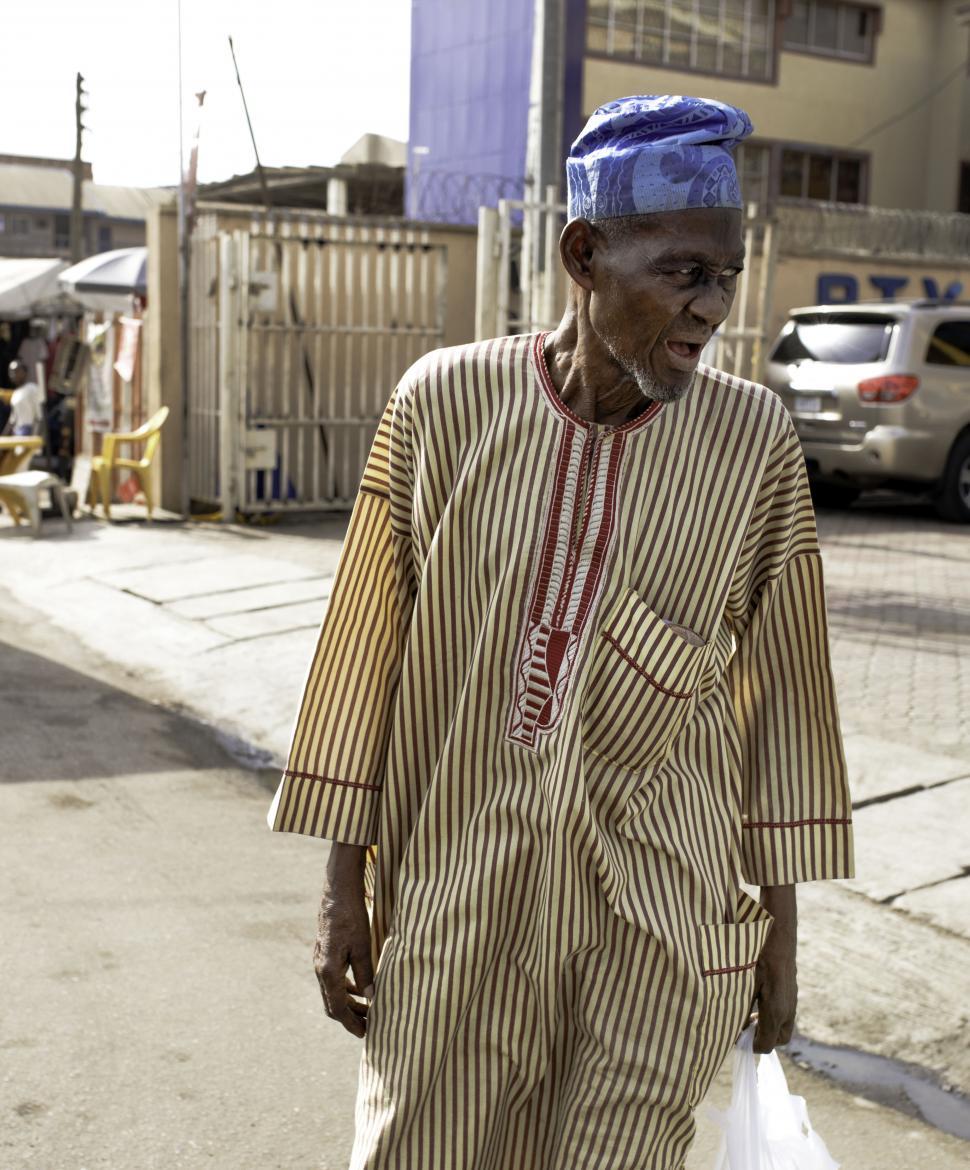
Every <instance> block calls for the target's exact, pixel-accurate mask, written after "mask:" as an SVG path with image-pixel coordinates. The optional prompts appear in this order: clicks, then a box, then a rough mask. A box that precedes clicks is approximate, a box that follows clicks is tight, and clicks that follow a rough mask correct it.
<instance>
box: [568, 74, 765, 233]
mask: <svg viewBox="0 0 970 1170" xmlns="http://www.w3.org/2000/svg"><path fill="white" fill-rule="evenodd" d="M750 133H751V119H750V118H749V117H748V115H747V114H746V113H745V112H744V110H738V109H736V108H735V107H734V106H729V105H726V104H725V103H724V102H716V101H712V100H710V99H707V98H696V97H675V96H673V95H670V94H663V95H659V96H650V95H646V96H640V97H625V98H618V99H617V100H616V101H615V102H608V103H607V104H606V105H605V106H600V108H599V109H598V110H597V111H596V113H595V114H593V116H592V117H591V118H590V120H589V121H588V122H587V123H586V126H585V127H584V129H583V132H582V133H581V134H580V136H579V137H578V138H577V139H576V141H575V142H574V143H573V146H572V150H571V151H570V154H569V158H568V159H567V160H566V184H567V187H568V189H569V218H570V219H575V218H576V217H577V216H583V217H584V218H586V219H612V218H614V217H616V216H621V215H643V214H645V213H647V212H652V211H682V210H683V209H684V208H687V207H741V205H742V204H741V190H740V188H739V187H738V175H737V171H736V170H735V169H734V158H733V157H732V153H731V152H732V151H733V150H734V148H735V146H737V144H738V143H739V142H740V141H741V140H742V139H743V138H747V136H748V135H749V134H750Z"/></svg>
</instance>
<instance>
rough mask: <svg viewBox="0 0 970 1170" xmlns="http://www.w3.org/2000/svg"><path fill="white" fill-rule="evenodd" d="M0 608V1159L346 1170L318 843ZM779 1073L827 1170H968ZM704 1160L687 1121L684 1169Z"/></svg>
mask: <svg viewBox="0 0 970 1170" xmlns="http://www.w3.org/2000/svg"><path fill="white" fill-rule="evenodd" d="M8 600H9V599H8V597H7V595H6V594H4V592H3V591H2V589H0V662H2V663H3V669H2V671H0V703H2V707H3V710H4V711H5V713H6V731H5V734H4V738H3V763H4V768H3V772H2V775H0V887H2V888H3V889H4V890H5V891H6V892H8V894H9V896H8V897H7V898H6V899H5V902H4V921H3V927H2V929H3V939H4V947H3V957H2V967H3V973H4V977H5V983H6V985H7V986H9V987H10V988H11V989H13V991H14V993H13V994H11V995H8V996H5V997H3V998H2V999H0V1119H2V1125H0V1167H2V1168H3V1170H30V1168H31V1167H37V1170H129V1168H130V1170H180V1168H181V1170H202V1168H203V1167H209V1168H211V1170H310V1168H311V1167H315V1168H316V1170H346V1167H347V1164H348V1159H349V1155H350V1147H351V1142H352V1138H353V1113H354V1097H355V1090H356V1080H357V1061H358V1058H359V1054H360V1042H359V1041H358V1040H356V1039H354V1038H352V1037H351V1036H349V1035H348V1034H347V1033H346V1032H344V1031H343V1030H342V1029H341V1028H339V1027H338V1026H337V1025H335V1024H333V1023H332V1022H331V1021H329V1020H327V1019H326V1017H325V1015H324V1013H323V1009H322V1005H321V1003H320V996H319V994H318V992H317V990H316V987H315V984H314V980H313V976H312V973H311V969H310V943H311V938H312V934H313V922H314V916H315V911H316V905H317V900H318V896H319V889H320V884H321V878H322V871H323V867H324V859H325V856H326V849H325V846H324V845H323V843H322V842H319V841H313V840H311V839H309V838H299V837H276V836H273V835H272V834H269V833H267V831H266V829H265V827H264V825H263V813H264V811H265V808H266V802H267V799H268V792H267V790H266V789H265V788H264V787H263V786H262V785H261V784H260V783H254V779H253V774H252V772H250V771H247V770H246V769H244V768H241V767H240V766H239V765H238V764H237V763H236V762H235V761H234V760H233V759H232V757H231V755H230V754H229V753H227V752H226V751H225V750H224V748H222V747H221V746H220V745H219V744H218V743H217V742H216V740H215V738H214V736H213V734H212V733H211V731H210V730H209V729H207V728H204V727H202V726H201V725H199V724H198V723H196V722H194V721H192V720H191V719H190V718H188V717H185V716H179V715H177V714H173V713H172V712H170V711H169V710H167V709H165V708H164V707H161V706H159V705H158V704H156V703H149V702H145V701H144V700H142V699H138V698H136V697H133V696H132V695H131V694H129V693H127V688H126V687H120V688H119V687H117V686H112V685H111V684H110V683H109V682H106V681H103V680H98V679H92V678H90V677H88V676H87V675H86V674H84V673H79V668H80V670H81V671H83V670H87V669H89V668H90V665H91V655H90V652H84V651H82V650H81V649H80V648H78V647H77V646H76V645H75V644H74V643H72V642H69V641H66V640H64V639H63V638H61V637H60V636H59V635H58V632H57V631H56V630H55V629H54V627H52V626H48V625H47V624H46V623H44V622H35V623H33V624H31V626H30V627H29V629H28V630H27V631H26V633H25V632H24V631H23V630H21V631H20V633H19V635H18V634H17V632H16V631H14V630H13V629H12V623H13V620H14V612H13V611H15V608H16V607H14V606H12V605H10V604H8ZM24 640H28V641H29V647H26V648H17V647H15V646H13V645H11V643H12V642H17V641H24ZM57 728H61V729H63V730H64V734H62V735H58V734H57V732H56V729H57ZM68 736H69V739H70V747H71V750H70V751H65V739H66V738H67V737H68ZM39 773H43V778H38V775H39ZM786 1067H787V1070H788V1076H789V1084H790V1086H791V1088H792V1089H793V1091H795V1092H799V1093H802V1094H803V1095H804V1096H805V1097H806V1099H807V1100H808V1102H809V1107H810V1111H811V1116H812V1120H813V1122H814V1124H815V1126H816V1127H817V1129H818V1131H819V1132H820V1133H821V1134H822V1135H823V1137H824V1138H825V1140H826V1141H827V1143H828V1145H829V1148H830V1150H831V1151H832V1153H833V1155H835V1156H836V1157H837V1158H839V1159H840V1160H841V1161H842V1162H843V1164H844V1165H845V1166H846V1167H851V1168H853V1170H913V1167H914V1166H916V1165H918V1166H919V1167H920V1170H961V1168H962V1167H964V1166H965V1165H966V1151H967V1147H966V1145H965V1144H964V1143H963V1142H961V1141H959V1140H957V1139H956V1138H955V1137H951V1136H948V1135H947V1134H944V1133H940V1132H938V1131H937V1130H934V1129H932V1128H930V1127H929V1126H927V1125H926V1124H924V1123H922V1122H921V1121H919V1120H917V1119H915V1118H914V1117H912V1116H906V1115H904V1114H903V1113H901V1112H897V1111H896V1110H891V1109H887V1108H885V1107H882V1106H880V1105H879V1104H875V1103H873V1102H871V1101H868V1100H864V1099H862V1098H860V1097H858V1096H856V1095H855V1094H854V1093H853V1092H852V1091H851V1090H849V1091H847V1090H846V1089H844V1088H840V1087H838V1086H836V1085H832V1084H831V1083H829V1082H828V1081H827V1080H824V1079H822V1078H820V1077H818V1076H815V1075H812V1074H810V1073H807V1072H805V1071H804V1070H802V1069H800V1068H799V1067H797V1065H795V1064H793V1063H792V1061H791V1060H788V1059H786ZM729 1080H730V1070H729V1069H727V1068H726V1069H725V1070H724V1071H723V1072H722V1074H721V1076H720V1077H719V1078H718V1081H717V1084H716V1086H715V1089H714V1091H713V1092H712V1093H711V1095H710V1098H709V1101H710V1103H711V1104H712V1105H714V1106H715V1107H717V1108H723V1107H724V1106H725V1105H726V1103H727V1100H728V1097H729V1092H730V1088H729ZM716 1145H717V1133H716V1130H715V1127H714V1125H713V1123H712V1122H711V1121H710V1119H709V1118H708V1117H707V1115H706V1110H705V1109H703V1108H702V1110H701V1112H700V1117H699V1133H698V1139H697V1142H696V1145H695V1147H694V1149H693V1150H692V1151H691V1156H690V1159H689V1161H688V1170H710V1168H711V1167H712V1166H713V1164H714V1156H715V1150H716Z"/></svg>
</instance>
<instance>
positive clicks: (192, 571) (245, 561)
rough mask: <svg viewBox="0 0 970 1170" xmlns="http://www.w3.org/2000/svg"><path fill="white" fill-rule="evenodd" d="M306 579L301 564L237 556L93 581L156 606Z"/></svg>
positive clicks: (162, 566) (98, 576)
mask: <svg viewBox="0 0 970 1170" xmlns="http://www.w3.org/2000/svg"><path fill="white" fill-rule="evenodd" d="M309 576H310V574H309V573H308V572H307V570H306V568H305V567H304V566H303V565H295V564H290V563H289V562H288V561H286V560H282V559H279V558H277V557H266V556H257V555H255V554H252V553H236V554H234V555H233V554H230V555H225V556H216V557H202V558H196V559H193V560H192V561H187V562H186V561H180V562H178V563H176V564H160V565H153V566H151V567H150V568H145V569H135V570H127V569H125V570H122V571H120V572H115V573H106V574H105V573H100V574H96V575H95V580H96V581H99V582H100V583H101V584H103V585H111V586H113V587H114V588H115V589H119V590H124V591H125V592H126V593H133V594H135V596H137V597H144V598H146V599H147V600H148V601H154V602H155V603H156V604H158V603H164V602H169V601H175V600H177V599H183V598H187V597H201V596H204V595H205V594H213V593H215V594H220V593H225V592H227V591H228V590H229V589H244V588H247V587H252V586H254V585H271V584H277V583H279V582H281V581H294V580H299V579H301V578H307V577H309Z"/></svg>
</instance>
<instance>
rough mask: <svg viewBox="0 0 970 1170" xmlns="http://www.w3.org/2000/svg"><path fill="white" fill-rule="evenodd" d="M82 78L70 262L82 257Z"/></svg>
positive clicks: (76, 118)
mask: <svg viewBox="0 0 970 1170" xmlns="http://www.w3.org/2000/svg"><path fill="white" fill-rule="evenodd" d="M85 96H86V93H85V90H84V78H83V77H82V76H81V74H80V73H79V74H78V75H77V96H76V98H75V101H74V131H75V138H74V194H73V198H72V201H71V263H72V264H77V262H78V261H79V260H83V259H84V217H83V214H82V211H81V192H82V190H83V183H84V163H82V162H81V134H82V133H83V131H84V122H83V121H82V118H83V115H84V111H85V108H86V107H85V105H84V102H83V100H82V99H83V98H84V97H85Z"/></svg>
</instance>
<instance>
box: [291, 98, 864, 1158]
mask: <svg viewBox="0 0 970 1170" xmlns="http://www.w3.org/2000/svg"><path fill="white" fill-rule="evenodd" d="M750 129H751V126H750V123H749V121H748V118H747V116H746V115H745V114H744V113H742V112H741V111H740V110H736V109H733V108H731V107H730V106H726V105H723V104H721V103H718V102H713V101H701V100H699V99H696V98H675V97H637V98H627V99H624V100H622V101H618V102H613V103H611V104H609V105H607V106H604V107H602V108H601V109H600V110H598V111H597V112H596V113H595V114H594V115H593V117H592V119H591V120H590V122H589V124H588V125H587V127H586V129H585V130H584V132H583V133H582V135H581V136H580V137H579V139H578V140H577V142H576V143H575V145H574V146H573V151H572V155H571V157H570V159H569V161H568V164H567V176H568V186H569V202H570V218H569V222H568V224H567V225H566V228H565V230H564V231H563V234H562V238H561V241H560V255H561V258H562V263H563V265H564V267H565V269H566V272H567V273H568V275H569V278H570V290H569V303H568V307H567V309H566V312H565V315H564V317H563V319H562V322H561V323H560V325H559V327H558V329H556V330H555V332H553V333H548V334H538V335H535V336H526V337H507V338H502V339H500V340H496V341H488V342H484V343H481V344H477V345H472V346H466V347H462V348H459V349H452V350H443V351H439V352H436V353H432V354H429V355H428V356H427V357H426V358H424V359H423V360H421V361H420V362H418V363H417V364H416V365H415V366H414V367H413V368H412V369H411V370H410V371H408V373H407V374H406V375H405V376H404V378H403V380H402V381H401V383H400V385H399V386H398V388H397V390H396V392H395V394H394V397H393V399H392V400H391V403H390V405H389V406H388V408H387V411H386V413H385V415H384V418H383V420H382V422H381V425H380V429H379V431H378V435H377V439H376V441H375V443H374V447H373V451H372V453H371V457H370V460H369V462H368V465H367V469H366V472H365V474H364V478H363V482H362V483H361V487H360V496H359V498H358V501H357V504H356V507H355V509H354V514H353V517H352V520H351V524H350V529H349V531H348V534H347V541H346V545H345V547H344V551H343V557H342V560H341V564H340V569H339V572H338V575H337V579H336V581H335V584H334V591H333V596H332V598H331V601H330V606H329V610H328V612H327V615H326V620H325V621H324V624H323V629H322V632H321V635H320V640H319V644H318V647H317V650H316V655H315V657H314V659H313V662H312V665H311V669H310V675H309V680H308V682H307V687H306V692H305V696H304V699H303V703H302V707H301V709H300V713H299V718H298V721H297V725H296V731H295V735H294V740H293V746H292V750H291V753H290V758H289V761H288V765H287V769H286V774H285V776H284V779H283V782H282V785H281V787H280V790H279V793H278V795H277V799H276V801H275V803H274V807H273V810H272V811H271V823H272V824H273V826H274V827H275V828H276V829H278V830H282V831H289V832H300V833H308V834H313V835H316V836H319V837H325V838H329V839H330V840H331V841H333V842H334V844H333V845H332V847H331V852H330V858H329V862H328V869H327V881H326V887H325V890H324V895H323V901H322V906H321V910H320V919H319V934H318V938H317V943H316V949H315V966H316V970H317V975H318V978H319V980H320V985H321V988H322V991H323V997H324V1000H325V1003H326V1009H327V1012H328V1013H329V1014H330V1015H331V1016H332V1017H333V1018H334V1019H336V1020H338V1021H340V1022H341V1023H342V1024H343V1025H344V1026H345V1027H346V1028H347V1029H348V1030H349V1031H351V1032H353V1033H354V1034H355V1035H358V1036H365V1037H366V1040H365V1045H364V1054H363V1061H362V1068H361V1079H360V1088H359V1097H358V1107H357V1118H356V1121H357V1135H356V1143H355V1146H354V1154H353V1160H352V1166H353V1167H355V1168H357V1170H364V1168H367V1170H377V1168H382V1170H383V1168H388V1170H390V1168H391V1167H394V1168H395V1170H634V1168H636V1170H675V1168H677V1167H680V1166H682V1164H683V1161H684V1158H685V1155H686V1151H687V1147H688V1145H689V1143H690V1139H691V1136H692V1132H693V1121H692V1113H693V1110H694V1107H695V1106H696V1105H697V1103H698V1101H699V1100H700V1099H701V1098H702V1097H703V1095H704V1093H705V1092H706V1090H707V1088H708V1085H709V1084H710V1082H711V1080H712V1078H713V1077H714V1074H715V1072H716V1071H717V1069H718V1066H719V1065H720V1064H721V1062H722V1060H723V1059H724V1057H725V1055H726V1054H727V1052H728V1051H729V1049H730V1048H731V1046H732V1045H733V1043H734V1041H735V1040H736V1039H737V1037H738V1034H739V1033H740V1031H741V1030H742V1028H743V1027H744V1026H745V1024H746V1023H747V1021H748V1018H749V1013H750V1012H751V1010H752V1008H753V1007H754V1006H756V1007H757V1008H758V1025H757V1039H756V1047H757V1048H758V1049H759V1050H760V1051H768V1050H770V1049H771V1048H772V1047H773V1046H774V1045H776V1044H779V1043H784V1042H785V1041H787V1039H788V1038H789V1036H790V1034H791V1030H792V1023H793V1018H794V1012H795V999H796V988H795V895H794V886H795V883H796V882H800V881H807V880H811V879H818V878H838V877H846V876H849V875H850V873H851V865H852V862H851V854H852V844H851V828H850V811H849V808H850V806H849V801H848V796H847V792H846V784H845V764H844V757H843V752H842V746H841V740H840V733H839V725H838V716H837V712H836V706H835V697H834V693H833V686H832V677H831V671H830V666H829V654H828V646H827V637H826V627H825V610H824V600H823V591H822V573H821V560H820V558H819V551H818V545H817V540H816V534H815V525H814V518H813V514H812V507H811V503H810V497H809V492H808V485H807V482H806V476H805V468H804V464H803V460H802V456H801V452H800V449H799V446H798V441H797V439H796V437H795V434H794V431H793V429H792V426H791V423H790V421H789V419H788V416H787V415H786V413H785V410H784V408H783V407H782V405H781V403H780V401H779V400H778V399H777V398H776V397H775V396H774V395H773V394H771V393H770V392H769V391H767V390H765V389H764V388H763V387H761V386H755V385H752V384H750V383H747V382H743V381H741V380H739V379H737V378H733V377H729V376H728V375H726V374H723V373H720V372H718V371H716V370H713V369H710V368H707V367H705V366H698V359H699V355H700V351H701V349H702V348H703V346H704V344H705V342H707V341H708V340H709V338H710V337H711V335H712V333H713V332H714V330H715V329H717V327H718V326H719V325H720V324H721V323H722V322H723V321H724V320H725V318H726V317H727V315H728V312H729V310H730V308H731V304H732V301H733V298H734V291H735V282H736V280H737V277H738V273H739V272H740V271H741V269H742V266H743V264H744V250H743V247H742V241H741V232H740V228H741V213H740V205H741V200H740V195H739V191H738V185H737V177H736V174H735V169H734V165H733V162H732V155H731V150H732V148H733V146H734V145H735V144H736V143H737V142H738V141H739V140H740V139H742V138H743V137H744V136H745V135H746V134H748V133H749V132H750ZM373 847H376V852H375V851H374V848H373ZM368 854H369V856H368ZM742 880H743V881H745V882H748V883H751V884H753V885H756V886H760V887H761V895H760V902H759V901H756V900H755V899H753V898H752V897H750V896H749V895H748V894H746V893H745V892H744V891H743V890H742V889H741V888H740V882H741V881H742ZM365 890H366V894H365ZM367 895H370V896H372V898H373V911H372V916H371V917H370V918H369V916H368V911H367V908H366V903H365V897H366V896H367ZM769 928H770V929H769ZM348 969H349V976H350V977H348Z"/></svg>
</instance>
